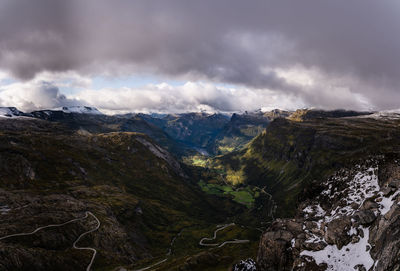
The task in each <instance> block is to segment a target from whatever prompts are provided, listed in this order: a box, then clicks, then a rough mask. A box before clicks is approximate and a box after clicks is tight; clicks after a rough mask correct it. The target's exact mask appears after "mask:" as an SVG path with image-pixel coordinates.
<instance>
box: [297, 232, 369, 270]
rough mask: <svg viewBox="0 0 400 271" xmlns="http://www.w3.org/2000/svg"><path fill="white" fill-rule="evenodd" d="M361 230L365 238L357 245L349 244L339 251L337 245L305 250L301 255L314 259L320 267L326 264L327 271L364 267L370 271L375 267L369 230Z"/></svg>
mask: <svg viewBox="0 0 400 271" xmlns="http://www.w3.org/2000/svg"><path fill="white" fill-rule="evenodd" d="M360 229H361V231H362V232H363V234H362V236H363V237H362V238H360V241H358V242H357V243H354V244H353V243H349V244H348V245H346V246H343V247H342V248H341V249H338V247H337V246H336V245H328V246H326V247H325V248H324V249H322V250H319V251H307V250H303V251H302V252H301V253H300V255H301V256H310V257H312V258H314V260H315V262H316V263H317V264H318V265H319V264H321V263H326V264H327V265H328V268H327V270H332V271H334V270H343V271H347V270H349V271H350V270H356V268H358V267H362V266H363V267H364V268H365V269H366V270H369V269H370V268H371V267H372V266H373V265H374V260H373V259H372V257H371V255H370V253H369V250H370V248H371V245H370V244H369V243H368V239H369V229H368V228H364V227H360Z"/></svg>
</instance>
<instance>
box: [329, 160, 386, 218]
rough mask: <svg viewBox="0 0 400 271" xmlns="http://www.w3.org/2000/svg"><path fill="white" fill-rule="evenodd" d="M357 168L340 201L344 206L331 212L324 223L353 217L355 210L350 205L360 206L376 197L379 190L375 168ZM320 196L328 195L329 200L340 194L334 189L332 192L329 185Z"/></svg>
mask: <svg viewBox="0 0 400 271" xmlns="http://www.w3.org/2000/svg"><path fill="white" fill-rule="evenodd" d="M357 168H358V169H359V172H357V174H356V175H355V176H354V178H353V179H352V180H350V181H349V182H348V187H347V188H346V190H347V194H346V195H345V197H344V198H343V199H342V201H343V202H344V203H345V204H344V206H342V207H340V206H338V207H336V208H335V209H334V210H332V211H331V212H330V214H329V215H328V216H326V217H325V221H326V222H330V221H332V220H334V219H336V218H338V217H340V216H344V215H347V216H351V215H353V214H354V213H355V211H356V210H354V209H353V208H352V206H351V205H352V204H354V203H355V204H357V205H358V206H361V205H362V204H363V203H364V200H365V199H366V198H369V197H372V196H374V195H376V194H377V193H378V191H379V190H380V187H379V184H378V176H377V175H376V172H377V170H378V168H377V167H370V168H368V169H367V170H361V166H357ZM338 178H339V177H338ZM336 180H337V179H336ZM332 192H334V193H332ZM322 194H323V195H328V196H329V198H331V199H332V198H335V197H338V196H341V193H340V192H338V191H336V189H335V190H334V191H332V185H329V188H328V189H327V190H325V191H323V192H322Z"/></svg>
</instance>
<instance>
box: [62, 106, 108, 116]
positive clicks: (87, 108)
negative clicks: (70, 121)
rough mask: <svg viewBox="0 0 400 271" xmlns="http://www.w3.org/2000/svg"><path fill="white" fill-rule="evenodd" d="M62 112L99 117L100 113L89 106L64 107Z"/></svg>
mask: <svg viewBox="0 0 400 271" xmlns="http://www.w3.org/2000/svg"><path fill="white" fill-rule="evenodd" d="M62 111H63V112H65V113H79V114H94V115H101V114H103V113H101V112H100V111H99V110H98V109H97V108H95V107H90V106H68V107H67V106H64V107H63V108H62Z"/></svg>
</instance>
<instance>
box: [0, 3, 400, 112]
mask: <svg viewBox="0 0 400 271" xmlns="http://www.w3.org/2000/svg"><path fill="white" fill-rule="evenodd" d="M399 33H400V1H398V0H379V1H378V0H351V1H349V0H346V1H342V0H335V1H324V0H302V1H285V0H279V1H276V0H274V1H272V0H271V1H267V0H264V1H261V0H260V1H258V0H254V1H243V0H201V1H187V0H180V1H178V0H159V1H157V0H135V1H131V0H126V1H124V0H112V1H109V0H84V1H82V0H64V1H58V0H35V1H32V0H18V1H16V0H2V1H0V105H3V106H17V107H19V108H20V109H22V110H27V111H29V110H33V109H40V108H56V107H60V106H63V105H74V104H87V105H92V106H96V107H98V108H100V109H101V110H103V111H106V112H128V111H146V112H148V111H164V112H165V111H169V112H184V111H196V110H201V109H206V110H210V111H213V110H215V111H240V110H254V109H258V108H264V109H272V108H275V107H276V108H284V109H295V108H298V107H318V108H325V109H333V108H345V109H358V110H382V109H394V108H400V35H399Z"/></svg>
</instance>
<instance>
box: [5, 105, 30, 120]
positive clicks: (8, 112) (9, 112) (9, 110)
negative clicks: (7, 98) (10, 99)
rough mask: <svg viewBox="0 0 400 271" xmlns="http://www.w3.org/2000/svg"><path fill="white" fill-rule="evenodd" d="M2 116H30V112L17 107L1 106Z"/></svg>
mask: <svg viewBox="0 0 400 271" xmlns="http://www.w3.org/2000/svg"><path fill="white" fill-rule="evenodd" d="M0 117H7V118H12V117H30V114H26V113H24V112H22V111H19V110H18V109H17V108H15V107H0Z"/></svg>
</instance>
